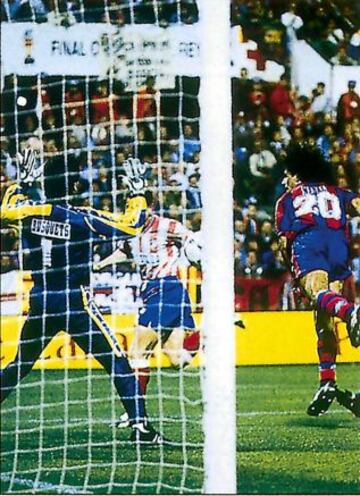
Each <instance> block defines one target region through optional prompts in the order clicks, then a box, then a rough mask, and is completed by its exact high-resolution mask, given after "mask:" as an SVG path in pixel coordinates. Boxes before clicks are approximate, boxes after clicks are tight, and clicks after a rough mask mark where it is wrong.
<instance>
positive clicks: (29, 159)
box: [17, 148, 43, 184]
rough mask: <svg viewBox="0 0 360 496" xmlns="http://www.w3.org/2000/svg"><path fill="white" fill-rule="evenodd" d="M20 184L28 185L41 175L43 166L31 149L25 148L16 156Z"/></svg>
mask: <svg viewBox="0 0 360 496" xmlns="http://www.w3.org/2000/svg"><path fill="white" fill-rule="evenodd" d="M17 161H18V165H19V172H20V182H21V184H30V183H33V182H35V181H36V180H37V179H39V178H40V177H41V176H42V174H43V165H42V164H41V163H40V161H39V160H38V159H37V157H36V152H35V150H33V149H32V148H25V150H24V152H23V153H18V154H17Z"/></svg>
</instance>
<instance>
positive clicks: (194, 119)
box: [0, 0, 360, 310]
mask: <svg viewBox="0 0 360 496" xmlns="http://www.w3.org/2000/svg"><path fill="white" fill-rule="evenodd" d="M155 7H156V8H155ZM1 8H2V10H1V13H2V20H3V21H11V22H21V21H27V20H32V21H36V22H53V23H56V24H60V25H64V26H69V25H72V24H73V23H75V22H111V23H113V24H116V25H118V26H121V25H123V24H126V23H130V22H131V23H132V22H135V23H154V22H156V23H158V24H159V25H162V26H166V25H168V24H170V23H178V22H181V23H186V24H192V23H194V22H197V20H198V16H199V12H198V6H197V4H196V1H195V0H181V1H177V0H162V1H161V2H149V1H145V0H133V1H131V2H129V1H128V0H123V1H112V0H109V1H107V0H106V1H104V0H88V1H86V0H73V1H62V0H58V1H56V0H5V1H3V2H2V4H1ZM359 18H360V4H359V2H354V1H352V0H337V1H329V0H317V1H310V0H298V1H297V2H289V1H285V0H264V1H260V0H232V23H233V25H239V24H241V26H242V30H243V36H244V39H252V40H255V41H256V42H257V43H258V46H259V51H260V53H261V56H262V57H264V59H271V60H275V61H277V62H278V63H281V64H282V65H284V67H285V73H284V74H283V75H282V76H281V78H280V80H279V81H278V82H277V83H269V82H265V81H263V80H261V79H259V78H251V77H250V76H249V72H248V69H247V68H245V67H243V68H241V70H240V72H239V74H238V76H237V77H234V78H233V79H232V98H233V109H232V110H233V150H234V155H233V169H234V253H235V274H236V295H237V296H236V305H237V307H238V308H239V309H240V308H241V309H243V310H244V309H247V308H249V309H279V308H284V309H286V308H294V307H295V305H297V306H298V305H299V304H300V306H301V305H305V303H302V302H301V301H300V303H299V302H297V303H296V302H295V301H294V296H293V292H292V291H291V288H290V282H289V281H290V277H289V271H288V267H287V266H286V263H285V261H284V260H283V258H282V255H281V253H280V250H279V245H278V241H277V238H276V235H275V232H274V221H273V210H274V204H275V200H276V198H277V197H278V196H279V195H280V194H281V193H282V191H283V189H282V188H283V187H282V185H281V179H282V174H281V171H280V168H279V166H278V161H279V158H281V156H282V154H283V153H284V150H285V148H286V146H287V145H288V144H289V143H290V142H298V143H301V142H305V141H306V142H310V143H313V144H314V145H316V146H318V147H319V148H320V149H321V151H322V153H323V154H324V156H325V157H326V158H327V159H328V160H329V161H330V162H331V164H332V166H333V167H334V170H335V171H336V176H337V183H338V185H339V186H340V187H344V188H349V189H352V190H354V191H358V190H359V188H360V97H359V88H358V86H357V82H356V81H354V80H349V81H348V82H347V91H345V92H344V93H343V94H342V95H341V97H340V98H339V100H338V102H337V104H336V105H334V104H332V100H331V98H330V96H331V95H330V88H328V87H326V84H325V83H324V82H322V81H318V83H317V84H316V85H315V86H314V88H313V89H312V91H311V92H310V93H309V94H301V93H299V91H298V90H297V89H296V88H294V87H292V86H291V83H290V74H291V57H290V50H289V44H290V43H291V40H292V37H293V36H296V37H303V38H304V39H306V40H307V41H309V42H310V43H311V44H312V46H313V47H314V48H315V49H316V50H318V51H319V52H320V53H321V54H322V55H323V56H324V57H325V58H327V60H329V61H331V63H332V64H341V65H357V64H358V62H359V48H360V32H359V28H358V25H357V24H356V22H357V20H358V19H359ZM260 62H261V61H260ZM199 84H200V81H199V79H198V78H190V77H177V78H176V86H175V88H174V89H171V90H158V89H157V87H156V78H155V77H152V76H150V77H148V78H147V79H146V81H145V83H144V85H143V86H142V87H141V88H140V89H139V90H138V91H137V92H131V91H127V90H126V88H125V86H124V85H123V84H122V82H121V81H119V80H109V79H103V80H99V79H95V78H89V77H88V78H71V77H66V78H59V77H50V76H42V77H41V81H40V84H39V79H38V78H36V77H35V78H34V77H29V76H27V77H25V76H23V77H19V76H7V77H5V78H4V86H3V92H2V98H3V101H2V110H1V122H0V127H1V135H2V137H1V171H0V179H1V190H2V191H4V189H5V187H6V186H7V185H8V184H10V183H11V182H12V181H14V180H15V179H16V162H15V156H16V152H17V151H19V149H18V147H19V148H20V149H21V148H22V147H24V145H25V143H26V140H27V139H28V138H29V137H32V136H36V137H38V138H40V139H41V140H42V142H43V145H44V151H43V153H44V159H45V160H46V161H47V168H46V171H47V174H50V175H62V176H63V177H65V183H66V184H65V189H66V195H67V198H68V199H69V200H71V201H72V202H73V203H74V204H76V205H85V206H86V205H91V206H94V207H95V208H98V209H102V210H112V209H114V208H122V207H123V206H124V199H125V190H124V188H123V186H122V183H121V174H122V171H123V169H122V164H123V162H124V160H125V159H126V158H127V157H128V156H137V157H139V158H140V159H141V160H143V161H145V162H147V163H148V168H147V179H148V184H149V189H150V190H152V192H153V209H154V210H155V211H156V212H158V213H160V214H161V215H166V216H168V217H171V218H174V219H178V220H180V221H182V222H184V223H185V224H186V225H187V226H188V227H189V228H190V229H192V230H194V231H199V230H200V228H201V207H202V202H201V193H200V182H201V175H200V170H199V161H200V151H201V144H200V138H199V131H200V130H199V118H200V107H199V102H198V92H199ZM17 138H19V140H17ZM219 146H221V143H219ZM219 167H221V164H219ZM63 172H65V173H66V174H65V175H64V174H63ZM31 194H32V196H33V197H34V198H41V189H40V187H39V185H36V184H35V185H34V186H33V188H32V191H31ZM359 224H360V219H353V221H352V222H351V224H350V236H351V260H352V268H353V274H354V277H353V279H352V280H350V281H348V284H347V288H346V291H348V292H349V293H350V295H352V296H353V297H355V295H356V294H357V295H358V294H359V293H360V225H359ZM2 234H3V236H2V240H3V244H2V255H1V271H2V272H7V271H9V270H12V269H14V268H17V267H18V264H19V261H18V257H17V250H18V239H17V235H16V232H15V231H13V230H11V229H9V230H5V231H3V233H2Z"/></svg>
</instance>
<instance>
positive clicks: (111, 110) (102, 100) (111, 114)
mask: <svg viewBox="0 0 360 496" xmlns="http://www.w3.org/2000/svg"><path fill="white" fill-rule="evenodd" d="M118 103H119V102H118V99H117V98H116V97H115V96H114V95H109V89H108V85H107V82H106V81H101V82H99V83H98V84H97V85H96V89H95V92H94V94H93V95H92V96H91V105H90V108H91V116H92V118H91V120H92V122H93V123H94V124H99V123H100V122H110V121H112V122H113V121H117V120H118V119H119V109H118Z"/></svg>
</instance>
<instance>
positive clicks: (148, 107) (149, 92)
mask: <svg viewBox="0 0 360 496" xmlns="http://www.w3.org/2000/svg"><path fill="white" fill-rule="evenodd" d="M135 108H136V111H135V116H136V118H137V119H144V118H146V117H155V116H156V113H157V104H156V89H155V77H154V76H148V77H147V78H146V81H145V85H144V86H143V87H142V88H140V89H139V91H138V92H137V94H136V96H135Z"/></svg>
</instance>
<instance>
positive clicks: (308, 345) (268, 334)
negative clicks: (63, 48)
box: [0, 312, 360, 369]
mask: <svg viewBox="0 0 360 496" xmlns="http://www.w3.org/2000/svg"><path fill="white" fill-rule="evenodd" d="M195 318H196V321H197V323H198V324H200V320H201V314H196V315H195ZM242 318H243V320H244V321H245V323H246V329H240V328H238V327H235V340H236V364H237V365H275V364H306V363H317V354H316V335H315V330H314V324H313V315H312V313H311V312H249V313H243V314H242ZM105 319H106V321H107V322H108V324H109V325H110V326H111V328H112V329H113V330H114V332H115V333H116V336H117V338H118V341H119V343H120V345H121V346H122V348H123V349H124V350H127V349H128V348H129V346H130V344H131V340H132V337H133V326H134V322H135V316H134V315H106V316H105ZM24 320H25V317H23V316H19V317H14V316H3V317H2V320H1V332H0V336H1V348H0V350H1V356H0V360H1V362H0V363H1V368H3V367H5V366H6V364H7V363H9V362H10V361H11V360H12V359H13V358H14V356H15V353H16V349H17V345H18V341H19V336H20V332H21V327H22V325H23V322H24ZM337 327H338V333H339V338H340V355H339V357H338V361H339V362H360V350H359V349H355V348H352V347H351V345H350V343H349V340H348V338H347V335H346V329H345V325H344V324H343V323H338V324H337ZM220 346H221V343H219V347H220ZM199 362H200V357H199V356H196V357H195V358H194V359H193V362H192V365H193V366H198V365H199ZM158 365H160V366H162V367H167V366H169V361H168V358H167V357H166V356H165V355H164V354H162V353H161V352H160V351H159V349H156V350H155V353H154V356H153V357H152V358H151V366H153V367H156V366H158ZM64 367H69V368H99V367H100V365H99V364H98V363H97V362H96V360H94V359H93V358H92V357H91V356H86V355H85V354H84V352H83V351H82V350H81V349H80V348H79V347H78V346H77V345H76V344H75V343H74V341H73V340H72V339H71V338H70V336H68V335H67V334H65V333H63V332H60V333H59V334H58V335H57V336H56V337H55V338H54V339H53V340H52V341H51V342H50V343H49V345H48V346H47V347H46V348H45V350H44V352H43V353H42V356H41V358H40V359H39V360H38V362H37V363H36V365H35V368H49V369H51V368H52V369H56V368H64Z"/></svg>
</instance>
